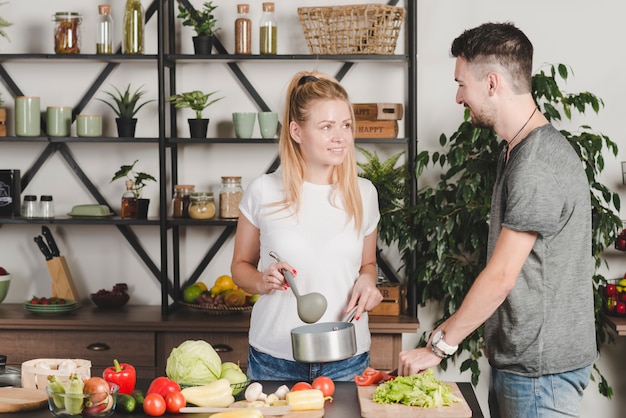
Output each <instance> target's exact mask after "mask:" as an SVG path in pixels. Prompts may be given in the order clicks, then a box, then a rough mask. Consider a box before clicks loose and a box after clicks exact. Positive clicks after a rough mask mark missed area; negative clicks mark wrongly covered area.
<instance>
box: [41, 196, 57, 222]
mask: <svg viewBox="0 0 626 418" xmlns="http://www.w3.org/2000/svg"><path fill="white" fill-rule="evenodd" d="M39 216H41V217H42V218H54V203H53V202H52V196H50V195H49V194H44V195H41V197H40V198H39Z"/></svg>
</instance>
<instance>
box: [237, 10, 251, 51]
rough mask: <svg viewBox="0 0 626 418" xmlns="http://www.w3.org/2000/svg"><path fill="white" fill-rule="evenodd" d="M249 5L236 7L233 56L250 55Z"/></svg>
mask: <svg viewBox="0 0 626 418" xmlns="http://www.w3.org/2000/svg"><path fill="white" fill-rule="evenodd" d="M249 12H250V5H249V4H238V5H237V19H236V20H235V54H240V55H248V54H251V53H252V22H251V21H250V18H248V13H249Z"/></svg>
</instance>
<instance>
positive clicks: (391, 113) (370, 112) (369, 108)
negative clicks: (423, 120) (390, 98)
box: [352, 103, 403, 121]
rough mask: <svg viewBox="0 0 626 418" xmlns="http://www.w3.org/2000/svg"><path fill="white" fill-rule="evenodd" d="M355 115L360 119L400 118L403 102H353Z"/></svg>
mask: <svg viewBox="0 0 626 418" xmlns="http://www.w3.org/2000/svg"><path fill="white" fill-rule="evenodd" d="M352 108H353V109H354V117H355V118H356V120H357V121H359V120H400V119H402V116H403V110H402V103H353V104H352Z"/></svg>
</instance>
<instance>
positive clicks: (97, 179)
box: [0, 0, 626, 418]
mask: <svg viewBox="0 0 626 418" xmlns="http://www.w3.org/2000/svg"><path fill="white" fill-rule="evenodd" d="M407 1H413V0H407ZM103 2H107V1H106V0H103ZM108 2H109V3H111V5H112V15H113V19H114V21H115V25H116V31H117V33H118V38H117V41H118V42H119V39H120V37H119V33H120V27H121V25H120V24H121V21H122V13H123V4H124V2H123V1H121V0H120V1H115V2H112V1H110V0H109V1H108ZM368 2H373V1H368ZM192 3H193V4H195V5H197V6H199V5H200V4H201V3H202V1H200V0H195V1H193V2H192ZM216 3H217V4H218V5H219V8H218V9H217V10H216V14H217V17H218V19H219V20H220V27H221V28H222V30H221V33H220V35H219V36H220V39H221V40H222V42H223V44H224V45H225V46H226V48H227V49H228V50H229V51H232V50H233V44H234V41H233V34H232V22H234V19H235V9H236V8H235V4H236V3H235V2H231V1H228V0H219V1H216ZM249 3H250V4H251V13H250V16H251V19H252V21H253V24H255V25H256V22H258V19H259V18H260V9H261V6H260V4H261V1H260V0H251V1H249ZM352 3H355V2H353V1H351V0H334V1H328V0H325V1H315V2H313V1H309V0H292V1H288V2H287V1H277V2H276V14H277V17H278V20H279V22H280V23H279V25H280V26H279V39H280V41H279V45H278V51H279V53H281V54H284V53H306V52H307V47H306V43H305V41H304V37H303V35H302V30H301V27H300V24H299V22H298V18H297V13H296V7H298V6H311V5H313V4H314V5H332V4H352ZM144 5H145V6H147V5H148V1H147V0H144ZM96 6H97V2H84V1H80V0H57V1H55V2H54V4H52V3H50V2H48V1H45V0H13V1H11V2H10V3H8V4H5V5H3V6H0V16H3V17H4V18H6V19H7V20H9V21H11V22H15V25H14V26H13V27H10V28H8V29H7V31H8V33H9V36H10V37H11V42H10V43H9V42H7V41H6V40H0V53H52V51H53V49H52V22H51V16H52V15H53V14H54V13H55V12H57V11H63V10H73V11H78V12H81V13H82V14H83V16H84V21H83V25H82V26H83V52H85V53H93V52H94V51H95V46H94V45H95V36H94V27H93V25H94V23H95V18H96V15H97V7H96ZM625 13H626V6H625V5H622V3H621V2H615V1H611V0H600V1H596V2H587V1H582V0H574V1H569V0H552V1H549V2H546V1H541V0H528V1H526V2H513V1H498V0H473V1H464V0H418V15H419V17H418V19H419V24H418V50H419V60H418V73H419V80H418V90H419V94H418V136H419V148H420V149H436V148H437V147H438V141H437V139H438V137H439V135H440V134H441V133H445V134H446V135H449V134H451V133H452V132H453V131H454V130H455V129H456V127H457V126H458V125H459V123H460V121H461V118H462V108H461V107H460V106H458V105H456V104H455V103H454V95H455V90H456V84H455V82H454V77H453V70H454V61H453V60H452V59H451V58H449V55H448V51H449V47H450V43H451V42H452V40H453V39H454V38H455V37H456V36H458V35H459V34H460V33H461V32H462V31H463V30H464V29H467V28H470V27H474V26H477V25H479V24H481V23H483V22H486V21H513V22H515V23H516V24H517V25H518V26H519V27H520V28H521V29H522V30H524V31H525V32H526V33H527V35H528V36H529V38H530V39H531V41H533V43H534V45H535V51H536V54H535V68H536V69H537V70H538V69H539V68H541V67H542V65H543V64H544V63H553V64H556V63H564V64H567V65H569V66H571V68H572V70H573V75H572V76H571V77H570V79H569V81H568V83H567V85H565V86H564V87H563V88H564V90H566V91H572V92H579V91H591V92H593V93H595V94H597V95H598V96H600V97H601V98H602V99H603V100H604V102H605V105H606V107H605V109H603V110H602V111H601V112H600V115H599V116H597V117H596V116H587V117H586V118H585V121H584V122H585V123H588V124H589V125H591V126H592V127H593V128H594V129H595V130H597V131H598V132H601V133H603V134H606V135H608V136H609V137H611V138H612V139H613V140H614V141H615V142H617V143H618V144H619V145H621V144H623V142H624V141H623V138H622V136H621V129H620V128H621V126H620V121H621V115H620V113H619V112H620V110H621V109H620V99H621V95H622V89H623V83H622V82H621V80H622V77H621V76H622V71H621V69H622V68H623V64H624V59H623V58H622V55H621V50H620V49H619V48H616V47H614V46H613V45H615V44H617V45H620V43H619V40H621V39H623V38H624V35H625V33H624V32H625V31H626V29H624V28H623V25H622V24H621V23H622V22H621V18H622V16H624V14H625ZM177 23H178V24H177V27H176V28H175V30H176V32H177V34H178V35H180V36H179V45H178V48H179V50H178V52H183V53H190V52H191V51H192V44H191V39H190V37H191V35H192V34H193V32H192V31H191V30H190V29H188V28H182V27H181V26H180V24H179V22H177ZM155 31H156V20H155V19H153V20H152V21H151V22H150V23H149V24H148V27H147V31H146V35H147V40H146V49H147V52H148V53H155V52H156V32H155ZM253 34H254V40H255V41H256V40H257V39H258V38H257V37H256V32H254V31H253ZM402 39H403V38H402ZM609 45H611V46H609ZM403 47H404V45H403V43H402V42H400V43H399V46H398V51H399V52H400V53H401V51H402V48H403ZM257 51H258V46H257V43H256V42H253V52H254V53H256V52H257ZM4 67H5V68H6V70H7V71H8V72H9V74H10V75H11V76H12V77H13V78H14V80H15V81H16V83H17V84H18V86H19V87H20V88H21V89H22V90H23V91H24V93H25V94H27V95H39V96H41V98H42V99H41V102H42V109H44V108H45V107H46V106H49V105H70V106H73V105H75V104H76V103H77V102H78V100H79V99H80V97H81V95H82V93H83V92H84V91H85V90H86V88H87V87H88V86H89V85H90V84H91V83H92V82H93V80H94V79H95V77H96V74H97V73H98V72H99V71H100V70H101V69H102V68H103V64H99V63H86V62H85V63H83V62H71V63H60V62H58V61H56V62H54V61H52V62H50V61H43V62H37V63H33V62H30V61H29V62H25V61H20V62H10V63H5V64H4ZM241 67H242V69H243V71H244V73H245V74H246V75H247V76H248V77H249V78H250V79H251V81H252V83H253V84H254V85H255V86H256V87H257V89H258V91H259V93H260V94H261V96H262V97H263V98H264V99H265V100H266V102H267V103H268V105H269V106H270V108H272V109H276V110H278V111H280V110H281V102H282V96H283V95H284V88H285V85H286V83H287V82H288V80H289V79H290V77H291V75H292V74H293V73H294V72H296V71H300V70H304V69H308V70H310V69H314V68H318V69H320V70H322V71H324V72H328V73H331V74H332V73H334V72H335V71H336V70H337V69H338V68H339V64H336V63H330V62H324V61H320V62H314V61H306V62H289V63H281V64H275V63H268V62H265V63H257V62H247V63H242V65H241ZM404 76H405V72H404V69H403V67H402V65H399V64H371V65H370V64H367V65H366V64H358V65H357V66H356V67H355V68H353V69H352V70H351V71H350V72H349V74H348V75H347V77H346V78H345V79H344V85H345V86H346V88H347V89H348V91H349V92H350V94H351V96H352V99H353V101H355V102H371V101H387V102H406V94H405V88H404V87H403V83H402V81H401V80H402V79H403V78H404ZM373 80H375V82H374V83H373V82H372V81H373ZM129 82H130V83H132V85H133V87H139V86H141V85H143V86H144V88H145V90H146V91H147V92H148V93H147V95H146V97H147V98H156V95H157V74H156V71H155V65H153V63H143V62H134V63H125V64H122V65H121V66H120V67H119V68H117V69H116V70H115V71H114V72H113V74H112V75H111V77H110V78H109V79H108V80H107V82H106V83H105V85H104V87H103V89H104V90H109V89H110V88H111V84H112V85H115V86H117V87H119V88H124V87H125V86H126V84H128V83H129ZM178 89H179V91H186V90H192V89H201V90H207V91H212V90H219V92H220V95H224V96H225V97H226V98H225V99H224V100H222V101H221V102H219V104H217V105H214V106H213V107H211V108H209V109H208V110H207V111H206V114H207V115H208V116H209V117H210V118H211V125H210V127H209V131H210V132H209V136H211V135H213V136H216V135H222V136H233V135H234V134H233V130H232V124H231V123H230V114H231V112H233V111H255V110H257V109H256V107H255V105H254V104H253V103H252V102H251V101H250V99H249V98H248V97H247V95H246V94H245V93H243V92H242V91H241V88H240V85H239V83H238V82H237V81H236V80H235V78H234V77H233V76H232V75H231V73H230V72H229V70H228V68H227V67H226V66H224V65H221V64H220V65H214V64H210V65H209V64H193V65H187V64H186V65H181V66H179V69H178ZM0 93H2V98H3V99H5V101H6V103H5V106H6V107H7V108H8V111H9V120H10V121H11V117H12V115H13V112H12V110H13V104H12V98H11V96H10V94H9V93H8V90H6V88H5V86H3V85H0ZM96 97H104V95H103V94H97V95H96ZM156 111H157V107H156V104H150V105H148V106H147V107H145V108H144V109H142V110H141V111H140V113H139V115H138V116H139V125H138V132H137V136H146V137H148V136H155V135H157V132H158V131H157V120H156ZM85 112H86V113H102V114H103V115H104V117H105V135H108V136H115V135H116V133H115V127H114V121H113V118H114V115H113V113H112V112H111V111H110V110H109V109H108V108H106V107H105V105H104V104H102V103H100V102H98V101H95V100H92V101H91V102H90V103H89V104H88V106H87V109H86V110H85ZM190 116H191V113H190V111H186V112H185V111H179V113H178V118H179V121H178V125H179V131H180V132H179V134H180V136H187V130H186V129H187V128H186V122H185V119H186V118H187V117H190ZM580 123H581V121H580V120H576V121H575V123H574V124H573V125H572V126H570V125H566V126H567V127H568V129H572V130H574V129H576V126H578V125H580ZM9 125H10V126H9V132H10V134H12V132H14V130H13V127H12V126H11V125H12V123H11V122H10V123H9ZM256 130H257V131H256V132H258V128H256ZM401 132H402V129H401ZM42 149H43V145H42V144H24V143H15V144H13V143H2V144H0V168H14V169H21V170H22V171H23V172H24V171H26V170H27V169H28V168H29V167H30V166H31V165H32V163H33V161H34V160H35V158H36V157H37V156H38V154H39V152H40V151H41V150H42ZM71 149H72V152H73V154H74V156H75V157H76V159H77V160H78V161H79V163H80V164H81V165H82V167H83V169H84V170H85V171H86V172H87V175H88V176H90V178H91V179H92V181H93V182H94V183H95V184H96V185H97V186H98V187H99V188H100V190H101V192H102V193H103V194H104V195H105V197H106V198H107V200H108V201H109V202H111V204H112V205H113V206H114V207H115V208H117V207H118V206H117V205H118V203H117V202H118V201H119V197H120V196H121V192H122V189H123V184H122V183H121V182H116V183H112V184H111V183H110V182H109V180H110V178H111V177H112V175H113V173H114V172H115V171H116V170H117V169H118V167H119V166H120V165H121V164H126V163H130V162H132V161H133V160H134V159H137V158H139V160H140V162H139V164H138V168H139V169H140V170H141V171H147V172H150V173H152V174H155V175H156V174H157V173H158V165H157V160H156V156H157V151H156V147H155V146H154V145H146V144H128V145H126V144H88V143H81V144H71ZM375 149H376V150H377V151H378V152H379V154H380V155H381V156H382V157H384V156H385V155H391V154H392V153H396V152H399V151H400V150H402V147H393V146H392V147H375ZM274 154H275V149H274V148H273V147H272V146H269V145H262V144H261V145H249V146H248V145H246V146H229V145H207V146H198V145H193V146H189V147H183V149H182V152H181V164H180V165H179V168H180V175H179V182H180V183H192V184H195V185H196V189H206V190H213V191H217V188H218V187H219V179H220V176H222V175H242V176H243V179H244V186H245V184H247V183H248V182H249V181H250V180H251V179H252V178H254V177H255V176H256V175H258V174H260V173H261V172H263V171H264V170H265V169H266V168H267V166H268V164H269V161H270V160H271V159H272V158H273V156H274ZM625 154H626V149H621V150H620V155H618V157H617V158H614V157H612V156H607V157H606V167H605V172H604V173H603V175H602V176H601V179H602V181H603V182H604V183H605V184H606V185H608V186H609V187H611V188H613V189H614V190H616V191H618V192H620V194H621V195H622V198H623V196H624V190H625V189H624V186H623V185H622V184H621V169H620V165H619V162H620V161H621V160H626V155H625ZM157 192H158V188H157V186H156V185H153V184H152V185H150V186H149V187H148V190H147V192H146V193H147V194H148V195H149V197H151V198H152V199H153V200H152V205H151V210H150V213H151V215H156V214H157V211H158V207H157V199H158V196H157ZM487 192H488V191H486V193H487ZM25 193H27V194H37V195H41V194H52V195H53V196H54V199H55V206H56V210H57V213H60V214H63V213H66V212H69V211H70V209H71V207H72V206H73V205H76V204H82V203H94V202H93V200H92V199H91V198H90V197H89V195H88V193H87V191H86V190H85V188H84V187H83V186H82V185H80V183H79V182H77V181H76V180H75V179H74V177H73V175H72V173H71V170H69V169H68V168H67V166H66V164H65V163H64V161H63V160H62V159H61V158H60V157H59V156H54V157H52V158H51V159H50V160H48V161H47V162H46V164H45V165H44V167H43V172H42V173H41V174H40V175H39V176H37V177H36V178H35V180H34V181H33V182H32V183H31V184H30V185H29V186H28V188H27V189H26V190H25ZM623 216H624V215H622V217H623ZM134 230H135V231H136V233H137V234H138V235H139V236H140V239H141V241H142V242H143V243H144V245H145V246H146V248H147V251H148V252H149V254H150V255H151V257H152V258H153V259H154V260H155V263H156V264H157V265H158V264H159V262H158V257H159V245H158V240H157V237H158V230H157V228H153V227H135V228H134ZM53 232H54V233H55V235H56V236H57V239H58V241H59V246H60V248H61V251H62V253H63V254H64V255H65V256H66V258H67V260H68V263H69V265H70V268H71V270H72V273H73V275H74V278H75V279H76V281H77V285H78V290H79V292H80V293H81V295H84V297H85V298H86V297H87V296H88V294H89V293H90V292H94V291H96V290H98V289H100V288H109V287H111V286H113V284H115V283H117V282H124V281H125V282H128V283H129V285H130V288H131V293H132V299H131V303H135V304H159V303H160V288H159V285H158V283H157V282H156V280H155V279H154V278H153V277H152V276H151V274H150V272H149V271H148V270H147V269H146V268H145V267H144V266H143V264H142V263H141V261H140V260H139V259H138V257H137V256H136V255H135V253H134V252H133V250H132V249H131V248H130V246H129V245H128V244H126V241H124V240H123V238H122V237H121V235H120V234H119V233H118V232H117V230H116V229H115V228H113V227H107V226H102V227H90V226H54V227H53ZM39 233H40V229H39V228H38V227H37V226H34V225H31V226H15V225H4V226H2V227H1V228H0V265H2V266H4V267H5V268H7V270H9V271H10V272H11V273H12V274H13V278H14V280H13V282H12V284H11V290H10V291H9V295H8V297H7V300H6V301H7V302H21V301H23V300H24V299H26V298H27V297H29V296H30V295H32V294H38V295H45V294H47V293H49V289H50V278H49V275H48V272H47V269H46V265H45V263H44V260H43V257H42V256H41V255H40V253H39V252H38V250H37V248H36V246H35V244H34V242H33V240H32V238H33V237H34V236H35V235H38V234H39ZM215 237H216V234H215V232H214V231H211V230H210V229H209V228H206V229H200V230H191V229H189V230H188V231H187V233H186V238H187V239H186V241H185V246H184V252H183V254H184V259H183V271H182V272H181V273H182V276H183V277H185V276H186V275H188V274H190V273H191V272H192V271H193V270H194V268H195V265H196V263H197V262H198V260H199V259H200V258H201V257H202V255H203V254H204V253H203V251H204V250H206V248H207V246H208V244H207V242H211V241H212V240H214V239H215ZM231 254H232V242H229V243H228V245H226V246H225V247H223V248H222V249H221V250H220V252H219V254H218V257H217V260H216V261H215V262H214V263H212V264H211V265H210V266H209V268H208V269H207V270H206V271H205V272H204V274H203V275H202V280H203V281H205V282H206V283H207V284H209V285H210V284H211V283H212V281H213V280H214V278H215V277H217V276H219V275H221V274H227V273H228V271H229V263H230V256H231ZM607 259H608V261H609V263H610V265H609V267H610V271H609V272H605V274H608V275H609V276H615V277H617V276H621V275H622V273H623V271H624V270H625V267H626V266H625V265H626V263H625V262H624V258H623V256H622V255H621V253H617V252H616V251H612V252H608V253H607ZM574 308H575V307H574ZM436 309H437V307H436V306H429V307H427V308H424V309H422V310H421V311H420V321H421V324H422V329H424V330H425V331H429V330H430V329H431V328H432V320H433V317H434V313H433V312H435V311H436ZM414 341H415V338H411V336H408V335H407V336H406V338H405V347H411V346H412V345H413V344H414ZM623 351H624V342H623V341H621V340H618V344H617V345H613V346H610V347H607V349H606V350H605V351H603V353H602V359H601V360H600V361H599V366H600V368H601V370H602V371H603V372H604V373H605V374H606V376H607V377H608V378H609V382H610V383H611V384H612V385H613V388H614V390H615V394H616V399H615V400H613V401H608V400H606V399H605V398H602V397H601V396H600V395H598V393H597V390H596V387H595V384H594V383H593V382H592V386H591V387H590V388H589V389H588V390H587V391H586V393H585V398H584V401H583V414H582V416H583V417H590V416H605V417H615V418H617V417H619V416H620V412H619V411H620V410H622V409H623V408H624V406H625V405H623V404H624V400H623V396H621V392H623V390H624V385H625V384H626V379H624V378H623V377H622V375H623V374H624V373H623V372H624V370H623V369H624V366H623V362H620V356H621V354H620V353H623ZM455 369H458V366H455V365H451V366H450V367H449V370H448V372H446V373H440V376H441V377H443V378H446V379H449V380H465V381H467V380H469V375H468V374H467V373H465V374H463V375H461V376H459V374H458V372H456V371H455ZM482 370H483V374H482V379H481V381H480V383H479V386H478V388H477V395H478V398H479V400H480V402H481V405H482V407H483V411H484V412H485V413H486V414H487V404H486V399H487V395H486V388H487V382H488V378H487V376H488V366H487V365H486V364H484V365H483V367H482Z"/></svg>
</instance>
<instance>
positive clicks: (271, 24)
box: [259, 3, 278, 55]
mask: <svg viewBox="0 0 626 418" xmlns="http://www.w3.org/2000/svg"><path fill="white" fill-rule="evenodd" d="M259 32H260V35H261V36H260V44H259V52H260V53H261V54H263V55H276V44H277V38H276V36H277V32H278V26H277V22H276V17H275V16H274V3H263V14H262V15H261V21H260V22H259Z"/></svg>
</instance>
